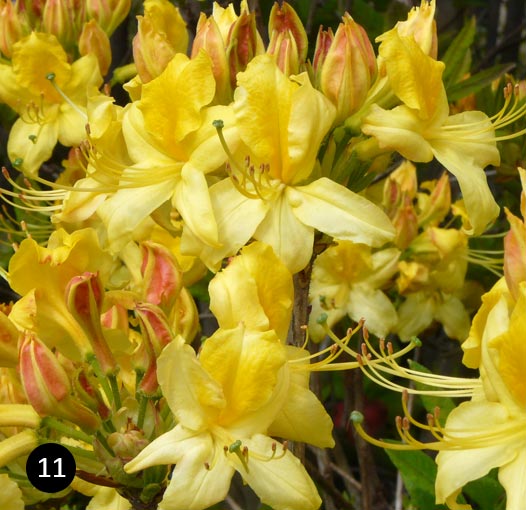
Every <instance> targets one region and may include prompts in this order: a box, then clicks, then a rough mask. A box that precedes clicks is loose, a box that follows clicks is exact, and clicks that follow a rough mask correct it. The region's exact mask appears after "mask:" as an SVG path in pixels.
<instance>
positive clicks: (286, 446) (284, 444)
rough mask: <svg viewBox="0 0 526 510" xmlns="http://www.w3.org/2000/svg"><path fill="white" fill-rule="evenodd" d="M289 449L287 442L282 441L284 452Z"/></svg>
mask: <svg viewBox="0 0 526 510" xmlns="http://www.w3.org/2000/svg"><path fill="white" fill-rule="evenodd" d="M288 449H289V442H288V441H283V451H284V452H286V451H287V450H288Z"/></svg>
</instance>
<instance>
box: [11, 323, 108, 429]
mask: <svg viewBox="0 0 526 510" xmlns="http://www.w3.org/2000/svg"><path fill="white" fill-rule="evenodd" d="M19 367H20V376H21V379H22V384H23V386H24V391H25V393H26V396H27V400H28V402H29V403H30V404H31V405H32V406H33V408H34V409H35V411H37V413H38V414H39V415H40V416H57V417H59V418H64V419H66V420H69V421H71V422H73V423H76V424H77V425H79V426H80V427H82V428H83V429H86V430H90V431H94V430H96V429H97V428H98V426H99V425H100V420H99V418H98V417H97V416H96V415H95V414H94V413H92V412H91V411H90V410H89V409H88V408H87V407H85V406H83V405H82V404H80V403H79V402H78V401H77V400H76V399H75V398H74V397H73V395H72V386H71V382H70V380H69V377H68V374H67V373H66V371H65V370H64V368H63V367H62V365H61V364H60V363H59V361H58V359H57V357H56V356H55V354H54V353H53V352H52V351H51V350H50V349H49V348H48V347H47V346H46V345H44V344H43V343H42V342H41V341H40V340H38V338H37V337H36V336H35V334H34V333H31V332H26V333H25V336H24V338H23V340H22V344H21V346H20V365H19Z"/></svg>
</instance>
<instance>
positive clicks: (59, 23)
mask: <svg viewBox="0 0 526 510" xmlns="http://www.w3.org/2000/svg"><path fill="white" fill-rule="evenodd" d="M42 25H43V27H44V29H45V31H46V32H48V33H50V34H53V35H54V36H55V37H56V38H57V39H58V40H59V42H60V44H61V45H62V46H63V47H64V48H66V49H70V48H71V47H72V46H73V45H75V44H76V41H77V37H78V34H77V31H76V23H75V3H74V1H73V0H47V1H46V4H45V6H44V12H43V13H42Z"/></svg>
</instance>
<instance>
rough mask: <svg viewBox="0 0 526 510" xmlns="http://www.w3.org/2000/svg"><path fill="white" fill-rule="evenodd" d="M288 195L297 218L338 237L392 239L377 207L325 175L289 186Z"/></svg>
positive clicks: (374, 243)
mask: <svg viewBox="0 0 526 510" xmlns="http://www.w3.org/2000/svg"><path fill="white" fill-rule="evenodd" d="M287 198H288V201H289V203H290V205H291V206H292V208H293V212H294V214H295V215H296V216H297V217H298V219H299V220H300V221H302V222H303V223H304V224H305V225H308V226H310V227H313V228H316V229H317V230H319V231H320V232H324V233H325V234H328V235H330V236H332V237H335V238H337V239H343V240H348V241H353V242H355V243H365V244H369V245H370V246H381V245H382V244H384V243H386V242H388V241H391V240H392V239H393V238H394V228H393V225H392V224H391V222H390V221H389V218H388V217H387V216H386V215H385V213H384V212H383V211H382V210H381V209H380V208H379V207H377V206H376V205H374V204H373V203H372V202H370V201H369V200H367V199H366V198H363V197H361V196H359V195H357V194H355V193H353V192H352V191H350V190H348V189H347V188H344V187H343V186H341V185H339V184H337V183H335V182H333V181H331V180H330V179H327V178H325V177H322V178H321V179H318V180H317V181H314V182H312V183H310V184H308V185H307V186H298V187H297V188H292V187H288V188H287Z"/></svg>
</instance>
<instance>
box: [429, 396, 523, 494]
mask: <svg viewBox="0 0 526 510" xmlns="http://www.w3.org/2000/svg"><path fill="white" fill-rule="evenodd" d="M507 418H508V413H507V411H506V408H505V407H504V406H503V405H501V404H498V403H495V402H485V401H483V402H463V403H462V404H460V405H459V406H458V407H457V408H456V409H454V410H453V411H451V413H450V414H449V416H448V419H447V422H446V430H448V429H451V430H455V431H462V432H457V433H456V434H455V435H456V436H457V435H459V436H460V435H463V436H465V437H466V438H469V437H470V435H472V434H476V433H486V434H490V433H491V431H492V430H493V429H494V427H496V426H498V425H499V424H502V423H505V422H506V420H507ZM459 441H461V440H459ZM516 454H517V446H516V445H515V444H514V441H513V440H510V441H508V442H505V441H503V443H502V444H493V445H489V446H487V447H486V448H469V449H468V448H466V449H461V450H458V451H442V452H439V454H438V455H437V458H436V463H437V466H438V472H437V478H436V483H435V491H436V501H437V503H444V502H445V501H446V499H448V498H449V497H450V496H451V495H452V494H455V493H456V492H457V491H458V490H459V489H460V488H461V487H463V486H464V485H466V484H467V483H468V482H470V481H472V480H476V479H478V478H481V477H482V476H484V475H486V474H487V473H488V472H489V471H490V470H491V469H492V468H494V467H499V466H502V465H504V464H506V463H508V462H509V461H511V460H512V459H513V458H514V457H515V456H516Z"/></svg>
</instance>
